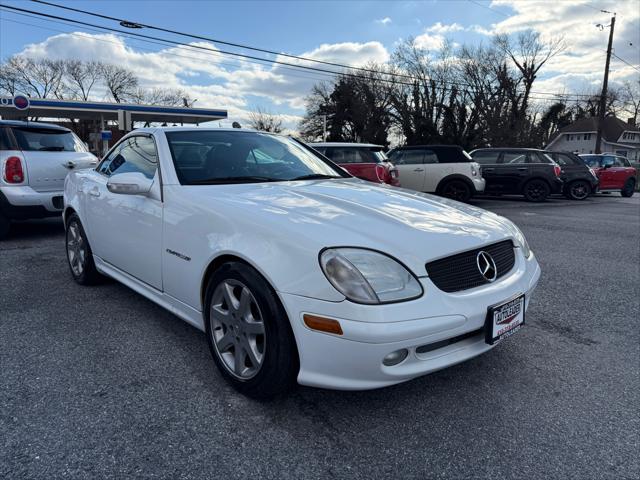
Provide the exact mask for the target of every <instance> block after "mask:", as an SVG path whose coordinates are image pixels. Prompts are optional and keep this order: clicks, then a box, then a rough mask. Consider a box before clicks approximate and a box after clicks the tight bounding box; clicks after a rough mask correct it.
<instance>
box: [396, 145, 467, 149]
mask: <svg viewBox="0 0 640 480" xmlns="http://www.w3.org/2000/svg"><path fill="white" fill-rule="evenodd" d="M423 148H424V149H427V148H428V149H434V148H435V149H445V148H446V149H455V150H464V148H462V147H461V146H460V145H403V146H402V147H395V148H394V149H393V150H421V149H423Z"/></svg>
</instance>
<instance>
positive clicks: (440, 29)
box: [426, 22, 465, 34]
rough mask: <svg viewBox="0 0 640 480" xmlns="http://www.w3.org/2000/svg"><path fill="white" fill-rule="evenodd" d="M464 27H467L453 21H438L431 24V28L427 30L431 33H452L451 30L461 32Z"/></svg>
mask: <svg viewBox="0 0 640 480" xmlns="http://www.w3.org/2000/svg"><path fill="white" fill-rule="evenodd" d="M464 29H465V28H464V27H463V26H462V25H460V24H459V23H451V24H449V25H445V24H442V23H440V22H437V23H435V24H433V25H431V26H430V27H429V28H427V30H426V31H427V32H430V33H439V34H445V33H451V32H460V31H462V30H464Z"/></svg>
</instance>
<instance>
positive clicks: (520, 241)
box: [512, 224, 531, 258]
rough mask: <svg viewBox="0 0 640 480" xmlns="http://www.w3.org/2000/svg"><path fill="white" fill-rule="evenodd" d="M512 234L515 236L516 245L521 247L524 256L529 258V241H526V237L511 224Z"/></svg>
mask: <svg viewBox="0 0 640 480" xmlns="http://www.w3.org/2000/svg"><path fill="white" fill-rule="evenodd" d="M512 225H513V224H512ZM513 236H514V237H515V240H516V247H520V248H521V249H522V253H523V254H524V258H529V257H530V256H531V249H530V248H529V243H528V242H527V239H526V238H525V237H524V234H523V233H522V232H521V231H520V229H519V228H518V227H516V226H515V225H513Z"/></svg>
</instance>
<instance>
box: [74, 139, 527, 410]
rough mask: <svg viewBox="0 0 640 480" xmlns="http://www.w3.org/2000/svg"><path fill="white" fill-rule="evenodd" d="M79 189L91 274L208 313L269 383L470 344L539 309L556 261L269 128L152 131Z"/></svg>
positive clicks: (196, 314) (216, 349)
mask: <svg viewBox="0 0 640 480" xmlns="http://www.w3.org/2000/svg"><path fill="white" fill-rule="evenodd" d="M64 201H65V208H64V220H65V227H66V232H67V233H66V235H67V236H66V248H67V257H68V260H69V265H70V268H71V273H72V275H73V277H74V278H75V280H76V281H77V282H78V283H80V284H93V283H96V282H98V281H99V280H100V277H101V275H107V276H110V277H113V278H115V279H116V280H118V281H120V282H122V283H123V284H125V285H127V286H129V287H130V288H132V289H133V290H135V291H137V292H139V293H140V294H142V295H144V296H146V297H147V298H149V299H151V300H153V301H154V302H156V303H158V304H159V305H161V306H163V307H165V308H166V309H168V310H169V311H171V312H173V313H174V314H175V315H177V316H178V317H180V318H182V319H184V320H186V321H187V322H189V323H191V324H192V325H194V326H195V327H196V328H199V329H201V330H203V331H204V332H206V335H207V338H208V340H209V345H210V348H211V352H212V355H213V359H214V361H215V363H216V364H217V366H218V368H219V369H220V371H221V372H222V375H223V376H224V377H225V378H226V379H227V380H228V381H229V382H231V384H233V385H234V386H235V387H236V388H237V389H238V390H240V391H241V392H243V393H245V394H247V395H250V396H253V397H262V398H264V397H269V396H273V395H275V394H278V393H281V392H284V391H286V390H287V389H288V388H289V387H290V386H292V385H293V384H295V382H296V380H297V382H298V383H300V384H303V385H311V386H316V387H326V388H335V389H345V390H358V389H370V388H377V387H384V386H387V385H392V384H395V383H399V382H403V381H406V380H409V379H412V378H415V377H417V376H420V375H423V374H426V373H429V372H432V371H434V370H438V369H441V368H444V367H447V366H449V365H453V364H456V363H459V362H462V361H464V360H467V359H469V358H472V357H474V356H476V355H479V354H481V353H483V352H486V351H488V350H489V349H491V348H492V347H493V346H495V345H496V344H497V343H498V342H499V341H501V340H502V339H503V338H505V337H507V336H509V335H511V334H513V333H514V332H516V331H517V330H519V329H520V328H521V327H522V326H523V324H524V320H525V318H524V315H525V310H526V308H527V306H528V303H529V300H530V298H531V294H532V292H533V290H534V288H535V286H536V284H537V281H538V278H539V276H540V269H539V267H538V263H537V262H536V259H535V256H534V254H533V253H532V252H531V250H530V249H529V246H528V245H527V241H526V240H525V238H524V236H523V235H522V233H521V232H520V230H518V228H517V227H516V226H515V225H514V224H513V223H511V222H510V221H509V220H507V219H505V218H502V217H500V216H498V215H495V214H493V213H489V212H486V211H483V210H481V209H478V208H473V207H470V206H467V205H464V204H461V203H457V202H452V201H449V200H443V199H437V198H434V197H431V196H428V195H424V194H420V193H416V192H410V191H406V190H403V189H398V188H394V187H388V186H385V185H378V184H373V183H370V182H365V181H362V180H359V179H355V178H353V177H351V176H350V175H349V174H348V173H346V172H345V171H344V170H342V169H341V168H338V167H336V166H335V165H333V164H332V163H331V162H329V161H327V160H326V159H324V158H322V157H320V156H318V155H317V154H315V153H314V150H313V149H311V148H309V147H307V146H306V145H304V144H302V143H300V142H298V141H296V140H293V139H290V138H286V137H282V136H277V135H272V134H267V133H260V132H253V131H247V130H233V129H231V130H226V129H204V128H197V129H194V128H191V129H188V128H158V129H141V130H136V131H135V132H133V133H131V134H129V135H127V136H126V137H124V138H123V139H122V140H121V141H120V142H119V143H118V144H117V145H116V146H114V147H113V148H112V149H111V151H110V152H109V153H108V154H107V155H106V156H105V157H104V159H103V160H102V161H101V162H100V164H99V165H98V166H97V168H95V169H92V170H83V171H73V172H72V173H71V174H70V175H68V176H67V179H66V182H65V190H64Z"/></svg>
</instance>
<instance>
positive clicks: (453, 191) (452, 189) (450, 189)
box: [442, 182, 468, 202]
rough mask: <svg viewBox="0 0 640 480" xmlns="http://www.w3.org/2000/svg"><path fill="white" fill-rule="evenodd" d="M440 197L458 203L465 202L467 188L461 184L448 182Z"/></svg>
mask: <svg viewBox="0 0 640 480" xmlns="http://www.w3.org/2000/svg"><path fill="white" fill-rule="evenodd" d="M442 196H444V197H446V198H451V199H453V200H457V201H459V202H465V201H467V196H468V192H467V186H466V185H464V184H463V183H461V182H449V183H448V184H447V185H446V186H445V187H444V190H443V191H442Z"/></svg>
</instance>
